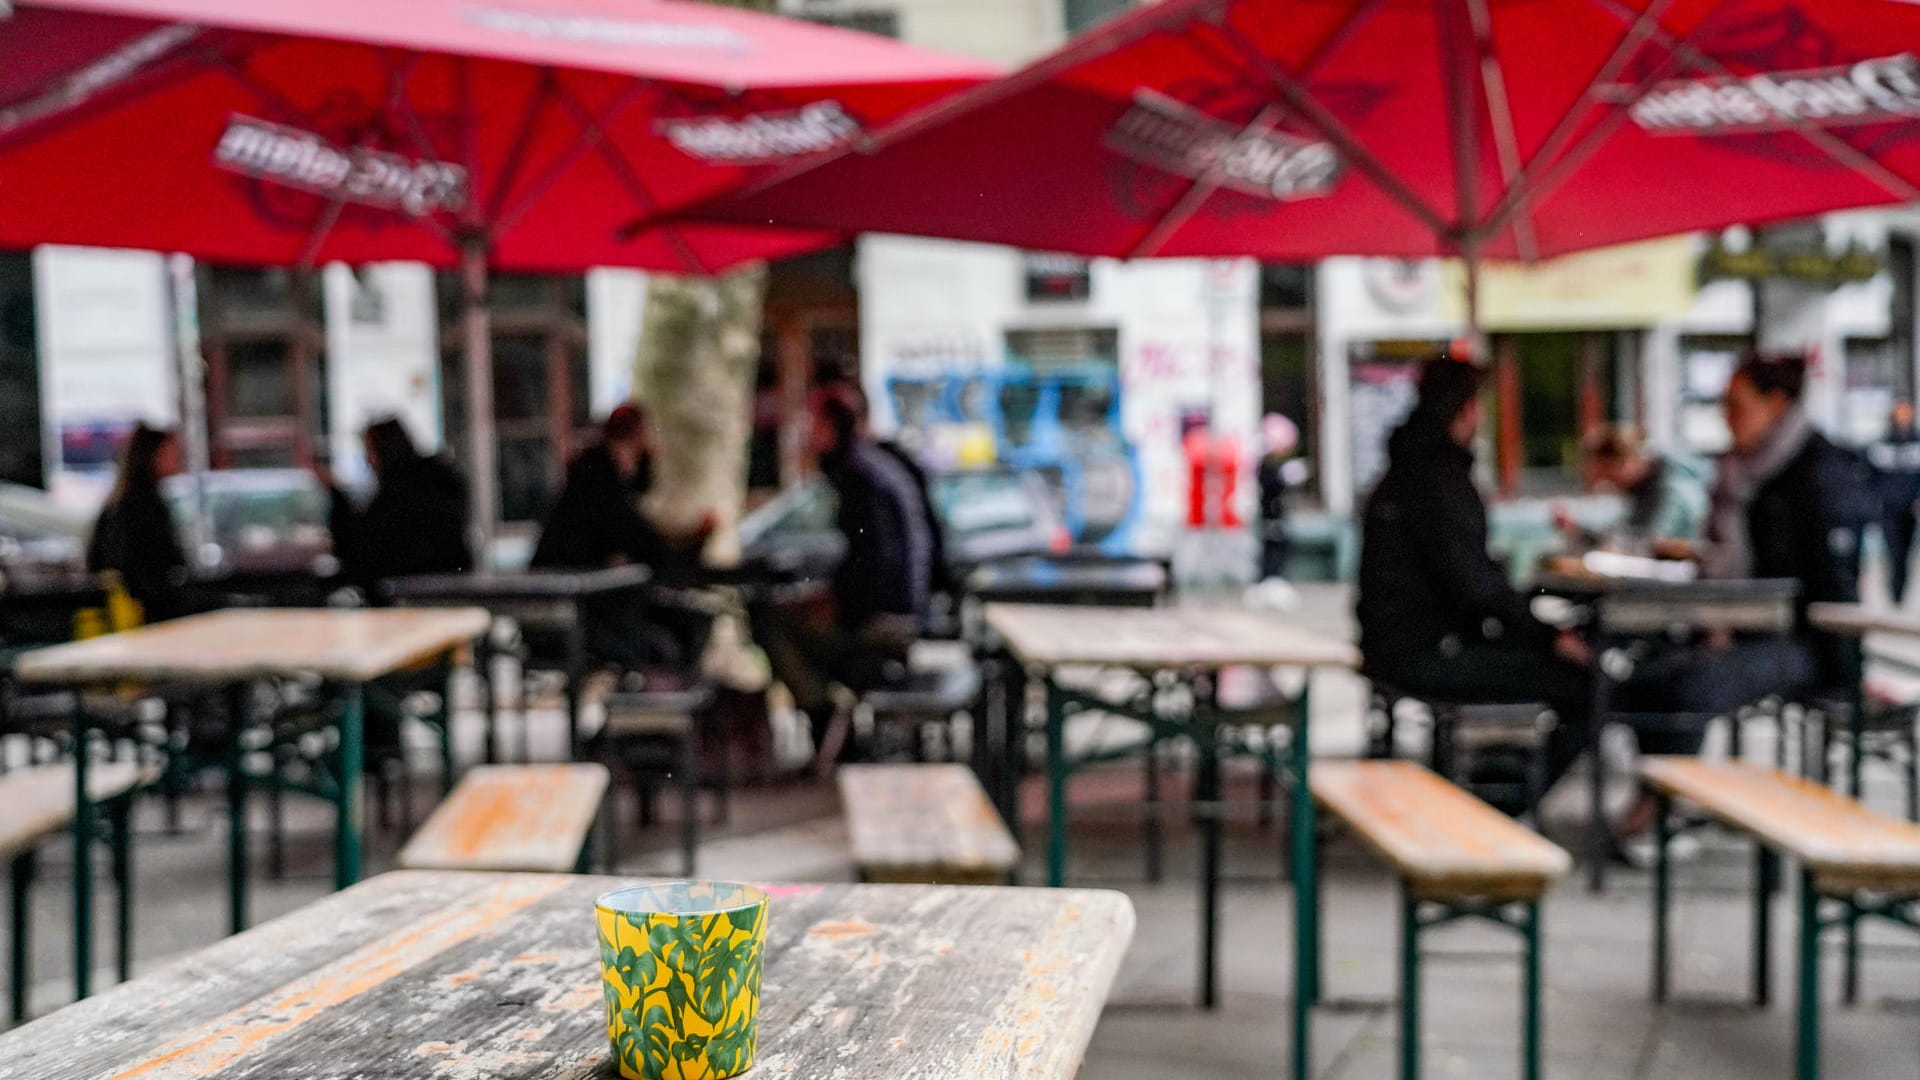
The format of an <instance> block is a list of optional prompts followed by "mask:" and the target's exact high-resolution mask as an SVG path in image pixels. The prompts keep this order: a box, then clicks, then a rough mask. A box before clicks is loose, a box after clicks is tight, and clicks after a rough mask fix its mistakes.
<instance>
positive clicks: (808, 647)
mask: <svg viewBox="0 0 1920 1080" xmlns="http://www.w3.org/2000/svg"><path fill="white" fill-rule="evenodd" d="M813 448H814V451H815V453H816V454H817V455H818V457H819V460H820V469H821V473H822V474H823V475H824V476H825V477H826V479H827V482H828V483H829V484H831V485H832V487H833V490H834V494H835V496H836V497H837V500H838V503H839V507H838V510H837V511H836V515H835V527H836V528H837V529H838V530H839V532H840V533H841V535H842V536H843V537H844V539H845V541H846V556H845V558H844V559H842V560H841V563H840V565H839V566H838V567H837V568H836V569H835V570H834V573H833V577H832V579H831V581H830V582H829V583H828V586H827V589H826V591H825V593H824V594H816V595H814V596H812V597H809V598H808V599H806V600H803V601H800V602H797V603H789V604H783V605H779V606H774V607H764V608H760V609H758V610H756V611H755V613H754V636H755V639H756V640H757V641H758V642H759V643H760V646H761V648H762V649H764V650H765V651H766V653H767V659H768V662H769V663H770V664H771V665H772V668H773V674H774V677H775V678H777V679H779V680H780V682H781V683H783V684H784V685H785V686H786V687H787V689H788V691H789V692H790V693H791V694H792V695H793V698H794V704H795V705H796V706H798V707H799V708H800V709H801V710H802V711H804V712H805V713H806V715H807V720H808V723H809V725H810V727H811V728H812V732H813V742H814V748H815V752H816V754H818V755H819V756H820V758H821V760H822V762H823V763H824V762H825V761H827V760H828V759H829V758H830V757H831V756H833V754H834V753H835V751H836V748H834V747H831V746H829V745H828V734H829V732H830V731H831V730H832V728H833V721H834V718H835V708H834V704H833V697H832V684H833V683H839V684H841V685H843V686H845V687H847V688H848V689H851V690H854V691H856V692H858V691H862V690H868V689H872V688H875V687H878V686H882V685H885V684H887V683H889V682H893V681H897V680H899V679H902V678H904V677H905V676H906V673H907V654H908V651H909V649H910V648H911V647H912V645H913V643H914V641H915V640H916V639H917V638H918V637H919V636H920V633H921V631H922V629H923V626H924V624H925V620H926V617H927V610H928V602H929V597H930V594H931V589H932V582H933V576H934V566H933V563H934V559H935V552H936V550H937V549H936V546H935V532H936V529H935V525H934V522H933V520H932V518H931V517H930V515H929V514H928V512H927V501H926V498H925V496H924V494H923V493H922V491H921V490H920V489H919V487H918V485H917V484H916V482H915V480H914V477H913V475H912V473H911V472H910V471H909V470H908V469H907V468H906V466H904V465H903V464H901V462H900V459H899V458H898V457H896V456H895V455H894V454H893V453H890V452H889V451H887V450H885V449H882V448H881V447H880V446H879V445H878V444H876V443H875V442H874V441H873V439H872V438H871V437H870V436H869V435H868V433H867V428H866V409H865V408H864V406H863V402H862V398H861V395H859V394H858V393H857V392H854V391H852V390H851V389H849V388H847V387H844V386H841V387H832V388H828V389H826V390H823V391H821V392H820V393H818V394H817V395H816V398H815V402H814V424H813ZM838 749H839V750H842V751H846V750H850V749H851V747H842V748H838Z"/></svg>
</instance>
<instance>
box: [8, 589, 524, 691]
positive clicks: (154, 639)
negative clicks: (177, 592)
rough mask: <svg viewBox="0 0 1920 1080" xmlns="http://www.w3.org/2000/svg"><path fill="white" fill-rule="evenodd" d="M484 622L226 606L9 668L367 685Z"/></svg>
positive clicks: (466, 611) (70, 680) (102, 676)
mask: <svg viewBox="0 0 1920 1080" xmlns="http://www.w3.org/2000/svg"><path fill="white" fill-rule="evenodd" d="M489 625H490V620H489V618H488V615H487V613H486V612H485V611H482V610H480V609H478V608H446V609H435V610H399V609H391V608H383V609H374V610H356V611H338V610H328V609H324V608H312V609H308V608H284V609H282V608H232V609H228V610H226V611H215V612H210V613H208V614H205V615H194V616H190V617H188V618H185V619H176V620H174V621H172V622H165V623H157V624H155V625H153V626H144V627H141V628H140V629H138V630H128V631H126V632H125V633H119V634H108V635H107V636H105V637H97V638H92V639H90V640H87V641H76V642H73V643H71V644H67V645H55V646H52V647H51V648H46V649H35V650H33V651H32V652H28V653H24V654H22V655H21V657H20V658H19V660H18V661H17V663H16V666H15V668H14V674H15V675H16V676H17V677H18V678H19V679H20V680H21V681H23V682H35V683H65V684H76V685H77V684H86V683H102V682H115V681H119V680H122V679H126V680H135V681H147V680H164V681H179V682H190V681H204V682H229V681H233V680H237V679H254V678H270V677H274V676H281V675H294V674H312V675H318V676H320V677H322V678H327V679H338V680H342V681H346V682H365V681H367V680H369V679H376V678H379V677H380V676H382V675H385V674H388V673H390V672H393V671H398V670H399V669H401V668H404V667H407V666H409V665H411V664H414V663H417V662H419V661H422V660H429V659H432V658H433V657H435V656H438V655H441V654H442V653H446V652H450V651H452V650H454V649H457V648H460V647H461V646H463V645H466V644H468V643H470V642H471V641H473V639H475V638H477V637H479V636H480V635H482V634H484V633H486V632H487V627H488V626H489Z"/></svg>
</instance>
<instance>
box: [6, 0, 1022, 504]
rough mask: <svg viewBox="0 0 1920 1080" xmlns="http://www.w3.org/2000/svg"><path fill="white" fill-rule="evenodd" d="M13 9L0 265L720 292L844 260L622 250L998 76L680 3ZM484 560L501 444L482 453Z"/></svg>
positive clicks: (487, 436) (722, 233)
mask: <svg viewBox="0 0 1920 1080" xmlns="http://www.w3.org/2000/svg"><path fill="white" fill-rule="evenodd" d="M7 11H8V5H7V3H6V2H5V0H0V246H13V247H26V246H30V245H34V244H46V243H66V244H93V245H102V246H110V247H138V248H151V249H156V250H161V251H175V252H184V253H186V254H190V255H194V256H198V257H201V258H207V259H214V260H220V261H228V262H246V263H266V264H300V265H311V264H314V263H319V262H325V261H330V260H342V261H346V262H369V261H375V260H383V259H414V260H420V261H423V262H428V263H433V264H435V265H439V266H448V265H452V264H455V263H459V264H461V265H462V266H463V267H464V268H465V271H466V289H467V295H468V303H467V320H466V328H465V337H466V345H467V364H468V372H467V378H466V392H467V403H466V404H467V409H468V414H469V415H471V416H475V417H490V416H492V415H493V404H492V378H491V375H490V370H491V367H492V364H491V358H490V355H489V353H490V349H489V332H488V323H487V316H486V309H485V302H484V300H485V296H486V275H487V272H488V270H489V268H499V269H511V270H529V271H555V272H559V271H578V270H582V269H585V268H587V267H591V266H635V267H645V268H651V269H664V270H672V271H677V272H681V273H695V274H710V273H715V272H717V271H720V270H723V269H725V268H727V267H729V266H731V265H733V264H736V263H739V262H742V261H745V260H749V259H758V258H774V257H779V256H781V255H787V254H793V253H795V252H799V251H805V250H808V249H810V248H815V247H820V246H823V245H825V244H829V243H832V242H834V241H835V240H836V239H837V234H836V233H834V232H831V231H821V230H809V229H768V228H757V227H754V228H749V227H741V226H737V225H703V224H695V223H677V224H663V225H660V226H657V227H650V228H644V229H638V230H636V229H631V228H622V227H621V226H622V224H623V223H625V222H630V221H631V220H632V219H633V218H634V217H635V215H647V216H657V215H659V214H661V213H663V212H666V211H671V210H673V209H674V208H676V207H680V206H684V205H686V204H688V203H690V202H693V201H696V200H699V199H703V198H711V197H714V196H716V195H719V194H721V193H723V192H726V191H728V190H731V189H733V188H735V187H737V186H738V185H740V184H741V183H742V182H744V181H745V180H747V179H749V178H751V177H753V176H755V175H757V174H758V173H759V172H761V171H764V170H766V169H768V168H769V167H771V166H773V165H776V164H779V163H782V162H787V161H792V160H794V159H797V158H803V157H806V156H808V155H811V154H816V153H819V152H822V151H825V150H829V149H831V148H832V147H834V146H838V145H842V144H844V143H846V142H848V141H850V140H852V139H855V138H858V137H860V136H861V135H862V134H863V133H865V132H866V131H868V130H869V129H871V128H873V127H874V126H876V125H879V124H882V123H884V122H886V121H888V120H891V119H893V118H895V117H897V116H899V115H900V114H902V113H904V112H906V111H907V110H909V109H912V108H915V107H917V106H920V105H923V104H925V103H926V102H928V101H931V100H932V99H934V98H937V97H939V96H941V95H944V94H947V93H950V92H952V91H954V90H956V89H958V88H960V87H963V86H967V85H970V84H973V83H977V82H980V81H982V80H983V79H986V78H988V77H991V76H992V75H993V74H994V72H993V71H992V69H990V68H988V67H986V66H984V65H982V64H978V63H975V62H972V61H967V60H957V59H953V58H949V57H944V56H940V55H937V54H934V53H929V52H925V51H921V50H917V49H911V48H907V47H905V46H902V45H898V44H896V43H894V42H891V41H888V40H886V39H884V38H879V37H875V36H871V35H867V34H858V33H852V32H849V31H843V30H835V29H830V28H827V27H821V26H815V25H812V24H808V23H802V22H795V21H792V20H787V19H780V18H774V17H770V16H765V15H756V14H753V13H750V12H744V11H738V10H733V9H729V8H725V7H719V6H714V5H708V4H697V3H684V2H679V0H398V2H386V3H381V2H376V0H270V2H269V0H24V2H21V3H18V4H17V5H16V6H15V8H14V9H13V11H12V14H11V16H10V17H8V16H7V15H6V12H7ZM471 430H472V442H471V444H470V445H469V446H468V448H467V456H468V460H467V465H468V468H469V470H470V471H471V473H472V480H473V490H474V499H473V504H474V507H473V509H474V517H475V525H476V532H478V533H479V534H480V535H481V537H482V538H484V537H485V536H486V535H487V534H488V532H489V530H490V529H491V526H492V518H493V507H494V502H495V500H494V491H495V486H496V482H497V478H496V476H495V474H494V454H493V443H492V440H491V432H490V430H489V427H488V425H486V424H484V423H475V424H473V425H472V426H471Z"/></svg>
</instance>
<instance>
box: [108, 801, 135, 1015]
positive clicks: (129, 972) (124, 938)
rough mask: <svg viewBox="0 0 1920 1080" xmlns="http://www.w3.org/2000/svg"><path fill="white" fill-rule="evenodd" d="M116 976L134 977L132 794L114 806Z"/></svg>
mask: <svg viewBox="0 0 1920 1080" xmlns="http://www.w3.org/2000/svg"><path fill="white" fill-rule="evenodd" d="M112 828H113V836H112V842H113V886H114V890H115V895H114V916H115V917H114V935H113V936H114V954H113V955H114V962H115V965H116V966H115V968H114V973H115V974H116V975H117V976H118V977H119V980H120V981H121V982H126V981H127V980H128V979H130V978H132V977H133V794H132V792H128V793H127V794H125V795H122V796H121V797H120V799H119V801H117V802H115V803H114V804H113V823H112Z"/></svg>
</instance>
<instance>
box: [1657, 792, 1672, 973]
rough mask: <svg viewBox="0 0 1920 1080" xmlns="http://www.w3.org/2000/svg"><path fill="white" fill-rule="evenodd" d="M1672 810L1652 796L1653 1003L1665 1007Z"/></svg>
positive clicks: (1670, 895) (1670, 891)
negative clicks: (1669, 842) (1668, 848)
mask: <svg viewBox="0 0 1920 1080" xmlns="http://www.w3.org/2000/svg"><path fill="white" fill-rule="evenodd" d="M1672 815H1673V807H1672V805H1671V804H1670V803H1669V802H1668V801H1667V798H1666V796H1664V795H1660V796H1656V797H1655V799H1654V808H1653V851H1654V856H1653V1003H1654V1004H1655V1005H1664V1004H1666V1003H1667V967H1668V963H1667V921H1668V918H1667V917H1668V905H1669V904H1670V903H1671V901H1672V899H1673V892H1672V880H1671V879H1672V876H1673V867H1672V864H1671V861H1670V859H1669V857H1668V853H1667V842H1668V840H1670V839H1671V834H1672V824H1673V820H1672Z"/></svg>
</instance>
